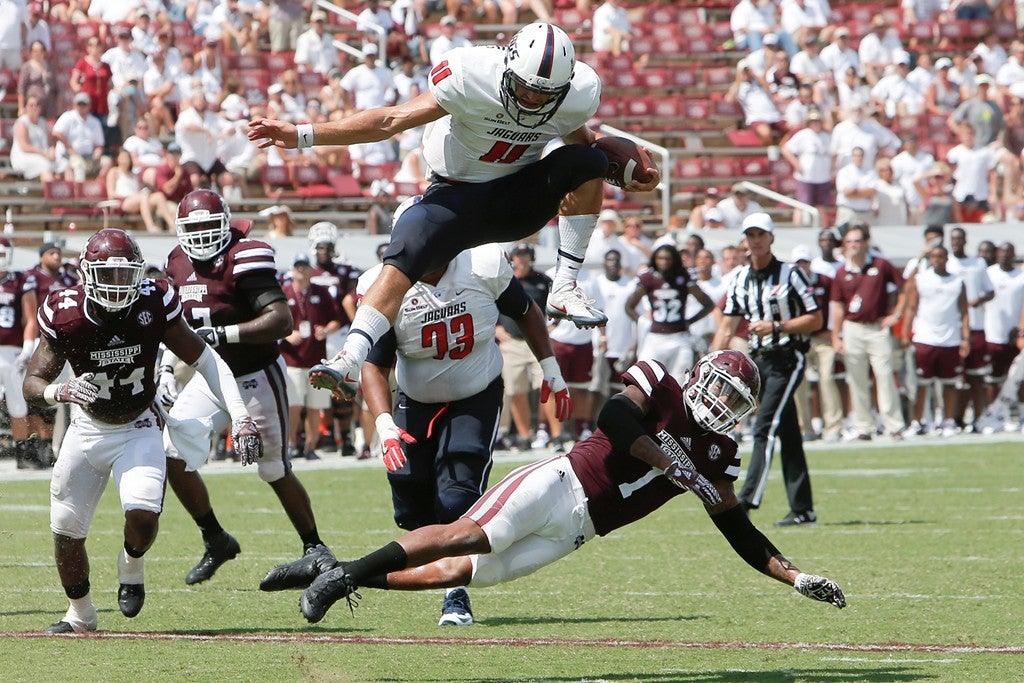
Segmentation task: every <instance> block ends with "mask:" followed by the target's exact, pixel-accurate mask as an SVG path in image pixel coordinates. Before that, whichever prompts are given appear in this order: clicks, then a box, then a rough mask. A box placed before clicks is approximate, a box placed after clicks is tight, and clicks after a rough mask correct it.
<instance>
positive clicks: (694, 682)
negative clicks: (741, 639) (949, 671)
mask: <svg viewBox="0 0 1024 683" xmlns="http://www.w3.org/2000/svg"><path fill="white" fill-rule="evenodd" d="M935 678H936V677H935V676H933V675H931V674H924V673H920V672H919V671H918V670H917V669H916V668H913V667H893V666H886V667H874V668H872V667H870V666H865V667H861V668H848V669H837V668H834V667H829V668H828V669H781V670H774V671H772V670H769V671H736V670H730V669H725V670H721V671H702V672H694V673H686V672H679V671H676V672H666V673H652V672H646V673H644V674H643V678H642V680H644V681H660V682H662V683H670V682H671V681H679V682H680V683H794V682H795V681H814V682H815V683H840V682H842V681H871V682H872V683H900V682H902V681H927V680H935ZM381 680H384V679H381ZM418 680H421V681H424V682H425V683H432V682H433V681H436V682H437V683H449V682H450V681H451V680H452V679H450V678H436V679H429V678H423V679H418ZM473 680H474V681H476V683H517V682H518V681H524V682H525V681H530V682H532V683H549V682H550V683H562V682H565V683H578V681H580V680H581V677H580V676H568V677H561V676H559V677H552V678H549V677H541V678H537V677H530V678H474V679H473ZM583 680H601V681H635V680H637V676H636V674H632V673H592V672H586V673H585V674H583Z"/></svg>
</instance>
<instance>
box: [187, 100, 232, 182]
mask: <svg viewBox="0 0 1024 683" xmlns="http://www.w3.org/2000/svg"><path fill="white" fill-rule="evenodd" d="M189 102H190V104H191V105H192V106H191V107H189V108H188V109H186V110H185V111H183V112H181V114H180V115H179V116H178V121H177V123H176V124H175V126H174V139H175V141H176V142H177V143H178V145H179V146H180V147H181V167H182V169H183V170H184V172H185V175H187V176H188V178H189V181H190V182H191V183H192V187H194V188H200V187H209V186H210V181H211V180H216V181H217V183H218V184H219V185H220V187H221V188H222V190H221V192H222V194H224V193H226V192H227V190H226V188H227V187H230V186H231V185H234V182H235V181H234V178H233V177H232V175H231V173H229V172H228V169H227V167H225V166H224V162H223V161H222V160H221V159H220V157H219V156H217V144H218V142H219V141H220V138H221V137H223V136H225V135H226V134H228V133H229V132H230V131H229V129H228V127H227V126H226V125H225V123H224V121H222V120H221V118H220V117H218V116H217V115H216V114H214V113H213V112H212V111H209V109H208V108H207V106H208V105H207V102H206V97H205V96H204V95H203V94H202V93H201V92H199V93H194V94H193V95H192V99H191V100H190V101H189Z"/></svg>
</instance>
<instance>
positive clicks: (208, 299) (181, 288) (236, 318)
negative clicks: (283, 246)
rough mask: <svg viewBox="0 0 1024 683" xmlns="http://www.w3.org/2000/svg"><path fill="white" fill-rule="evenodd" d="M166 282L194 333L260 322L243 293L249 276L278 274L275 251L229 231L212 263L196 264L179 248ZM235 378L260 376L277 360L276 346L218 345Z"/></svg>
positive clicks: (170, 258) (170, 260)
mask: <svg viewBox="0 0 1024 683" xmlns="http://www.w3.org/2000/svg"><path fill="white" fill-rule="evenodd" d="M166 272H167V277H168V278H169V279H170V280H171V282H172V283H173V284H174V287H175V288H176V289H177V290H178V295H179V296H180V297H181V305H182V306H183V307H184V310H185V320H186V322H188V324H189V325H190V326H191V327H192V328H193V329H195V328H199V327H210V326H213V327H217V326H221V325H237V324H239V323H243V322H248V321H249V320H252V319H253V318H255V317H256V315H257V314H258V313H259V311H255V310H253V307H252V304H251V303H250V302H249V295H248V293H247V292H246V290H245V288H244V280H245V278H246V277H249V276H252V275H255V274H262V275H264V276H267V277H269V278H273V277H275V276H276V274H277V265H276V264H275V262H274V250H273V248H272V247H271V246H270V245H268V244H267V243H265V242H260V241H258V240H252V239H248V238H246V237H244V236H243V235H242V233H241V232H239V231H238V230H236V229H235V228H232V229H231V241H230V242H229V243H228V246H227V248H225V249H224V250H223V251H222V252H221V253H219V254H217V255H216V256H215V257H213V258H212V259H210V260H209V261H192V259H190V258H189V257H188V255H187V254H186V253H185V252H184V251H183V250H182V248H181V246H180V245H179V246H176V247H175V248H174V249H173V250H172V251H171V254H170V256H168V257H167V269H166ZM214 350H215V351H216V352H217V353H219V354H220V356H221V358H223V359H224V362H226V363H227V364H228V367H230V368H231V371H232V372H233V373H235V376H236V377H238V376H240V375H247V374H249V373H251V372H256V371H257V370H260V369H262V368H264V367H266V366H267V365H269V364H270V363H273V362H274V361H275V360H276V359H277V356H278V350H277V343H276V342H265V343H261V344H244V343H242V344H220V345H219V346H218V347H217V348H216V349H214Z"/></svg>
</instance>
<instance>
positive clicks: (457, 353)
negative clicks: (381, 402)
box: [356, 244, 512, 403]
mask: <svg viewBox="0 0 1024 683" xmlns="http://www.w3.org/2000/svg"><path fill="white" fill-rule="evenodd" d="M381 267H382V266H380V265H377V266H374V267H373V268H371V269H370V270H368V271H366V273H364V274H363V275H362V276H361V277H360V278H359V284H358V285H357V288H356V292H357V294H358V295H360V296H361V295H362V294H364V293H365V292H366V291H367V290H369V288H370V285H371V284H372V283H373V281H374V280H375V279H376V278H377V276H378V275H379V274H380V271H381ZM511 279H512V267H511V266H510V265H509V263H508V261H507V260H506V259H505V254H504V252H503V251H502V249H501V247H500V246H498V245H496V244H485V245H483V246H481V247H476V248H474V249H470V250H469V251H464V252H462V253H461V254H459V255H458V256H457V257H455V258H454V259H453V260H452V261H451V262H450V263H449V264H448V269H447V270H446V271H445V274H444V275H443V276H442V277H441V279H440V280H439V281H438V283H437V284H436V285H429V284H426V283H424V282H416V283H414V284H413V286H412V288H411V289H410V290H409V291H408V292H407V293H406V295H405V298H404V299H403V300H402V307H401V309H400V310H399V314H398V320H397V321H396V323H395V326H394V327H393V328H392V330H393V332H394V335H395V339H396V344H397V351H398V366H397V370H396V373H397V379H398V386H400V387H402V391H404V392H405V393H406V394H408V395H409V396H410V397H412V398H413V399H415V400H417V401H420V402H422V403H444V402H446V401H457V400H460V399H463V398H466V397H469V396H473V395H474V394H477V393H479V392H481V391H483V390H484V389H485V388H486V387H487V385H488V384H490V383H491V381H493V380H494V378H495V377H497V376H498V375H499V374H501V352H500V351H499V350H498V345H497V342H496V341H495V338H494V330H495V327H496V326H497V323H498V307H497V306H496V305H495V302H496V301H497V299H498V297H499V296H501V294H502V292H504V291H505V289H506V288H507V287H508V285H509V282H510V281H511ZM371 359H372V355H371ZM424 361H426V362H424Z"/></svg>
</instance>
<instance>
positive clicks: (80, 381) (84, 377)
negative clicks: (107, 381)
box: [53, 372, 100, 406]
mask: <svg viewBox="0 0 1024 683" xmlns="http://www.w3.org/2000/svg"><path fill="white" fill-rule="evenodd" d="M95 376H96V374H95V373H92V372H83V373H82V374H81V375H79V376H78V377H72V378H71V379H69V380H68V381H67V382H61V383H60V384H58V385H57V390H56V391H55V392H54V394H53V397H54V398H55V399H56V400H57V401H58V402H59V403H77V404H78V405H80V406H87V405H89V404H91V403H92V402H93V401H95V400H96V399H97V398H99V395H100V388H99V387H98V386H96V385H95V384H93V383H92V378H93V377H95Z"/></svg>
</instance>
